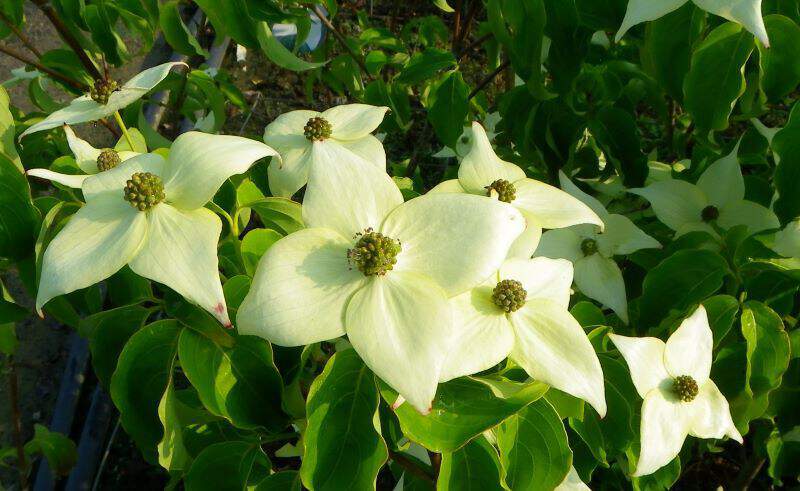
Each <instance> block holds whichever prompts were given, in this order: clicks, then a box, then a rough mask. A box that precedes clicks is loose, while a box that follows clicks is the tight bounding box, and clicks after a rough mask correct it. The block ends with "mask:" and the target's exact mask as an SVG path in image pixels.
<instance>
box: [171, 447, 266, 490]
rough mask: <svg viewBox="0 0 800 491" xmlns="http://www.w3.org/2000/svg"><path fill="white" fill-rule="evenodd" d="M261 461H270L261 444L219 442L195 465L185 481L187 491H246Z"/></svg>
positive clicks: (208, 448)
mask: <svg viewBox="0 0 800 491" xmlns="http://www.w3.org/2000/svg"><path fill="white" fill-rule="evenodd" d="M257 459H258V460H262V461H263V460H266V456H265V455H264V453H263V452H262V451H261V449H260V447H259V446H258V445H257V444H254V443H249V442H237V441H234V442H222V443H215V444H213V445H210V446H209V447H207V448H206V449H205V450H203V451H202V452H201V453H200V455H198V456H197V458H196V459H195V460H194V462H192V466H191V467H190V468H189V472H187V473H186V476H185V477H184V481H183V482H184V485H185V486H186V490H187V491H244V489H245V488H246V487H247V484H248V480H249V478H250V473H251V472H252V470H253V464H254V463H255V462H256V461H257Z"/></svg>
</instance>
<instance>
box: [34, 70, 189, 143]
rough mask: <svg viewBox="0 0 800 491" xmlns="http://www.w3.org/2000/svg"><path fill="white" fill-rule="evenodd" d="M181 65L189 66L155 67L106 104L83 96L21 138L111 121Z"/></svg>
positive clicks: (113, 96)
mask: <svg viewBox="0 0 800 491" xmlns="http://www.w3.org/2000/svg"><path fill="white" fill-rule="evenodd" d="M178 65H183V66H187V65H186V63H183V62H169V63H164V64H162V65H158V66H154V67H153V68H148V69H147V70H145V71H143V72H141V73H138V74H137V75H136V76H134V77H133V78H132V79H130V80H128V81H127V82H125V83H124V84H123V85H122V86H121V87H120V88H119V90H116V91H114V92H112V93H111V95H110V96H109V98H108V102H106V103H105V104H101V103H99V102H96V101H94V100H92V98H91V97H90V96H89V95H83V96H81V97H78V98H77V99H73V100H72V102H70V103H69V105H68V106H67V107H65V108H63V109H59V110H58V111H54V112H53V113H52V114H50V115H49V116H47V117H46V118H45V119H43V120H42V121H39V122H38V123H36V124H34V125H32V126H31V127H30V128H28V129H26V130H25V131H24V132H23V133H22V134H21V135H20V136H19V137H20V138H22V137H24V136H25V135H28V134H30V133H35V132H37V131H44V130H49V129H52V128H57V127H59V126H62V125H65V124H66V125H74V124H78V123H88V122H90V121H97V120H98V119H103V118H107V117H108V116H111V115H113V114H114V113H115V112H116V111H119V110H120V109H124V108H125V107H127V106H129V105H131V104H133V103H134V102H136V101H138V100H139V99H141V98H142V96H144V95H145V94H147V93H148V92H150V91H151V90H152V89H153V87H155V86H156V85H158V84H159V82H161V81H162V80H164V79H165V78H167V75H168V74H169V72H170V70H172V68H173V67H175V66H178Z"/></svg>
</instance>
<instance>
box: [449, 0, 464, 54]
mask: <svg viewBox="0 0 800 491" xmlns="http://www.w3.org/2000/svg"><path fill="white" fill-rule="evenodd" d="M462 6H463V4H462V0H456V6H455V7H453V10H454V12H453V40H452V42H451V45H450V49H451V51H452V52H453V53H458V43H459V40H460V39H461V8H462Z"/></svg>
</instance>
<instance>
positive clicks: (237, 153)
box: [36, 132, 276, 326]
mask: <svg viewBox="0 0 800 491" xmlns="http://www.w3.org/2000/svg"><path fill="white" fill-rule="evenodd" d="M215 149H217V150H219V149H224V152H225V155H224V156H223V155H219V154H218V152H215ZM274 155H276V152H275V151H274V150H272V149H271V148H270V147H268V146H266V145H264V144H263V143H260V142H257V141H254V140H249V139H247V138H240V137H233V136H215V135H204V134H202V135H201V134H197V133H193V132H190V133H186V134H184V135H181V136H180V137H178V138H177V139H176V140H175V143H174V144H173V147H172V150H171V151H170V153H169V158H168V159H167V160H164V158H163V157H161V156H159V155H157V154H151V153H145V154H140V155H136V156H134V157H132V158H130V159H128V160H126V161H125V162H123V163H121V164H119V165H118V166H117V167H115V168H113V169H110V170H107V171H104V172H101V173H98V174H95V175H91V176H87V177H86V178H85V179H84V180H83V183H82V186H81V190H82V191H83V194H84V198H85V199H86V205H85V206H84V207H83V208H81V209H80V210H79V211H78V212H77V213H76V214H75V215H74V216H73V217H72V218H71V219H70V221H69V222H68V223H67V225H66V226H65V227H64V228H63V229H62V230H61V231H60V232H59V233H58V234H57V235H56V237H55V238H54V239H53V240H52V242H50V244H49V245H48V247H47V249H46V250H45V253H44V257H43V260H42V274H41V278H40V280H39V290H38V294H37V297H36V309H37V310H38V311H39V313H40V314H41V312H42V308H43V307H44V305H45V304H46V303H47V302H48V301H49V300H51V299H52V298H55V297H57V296H59V295H63V294H66V293H70V292H72V291H75V290H77V289H80V288H85V287H88V286H91V285H93V284H95V283H97V282H99V281H102V280H104V279H106V278H108V277H109V276H111V275H113V274H114V273H116V272H117V271H118V270H119V269H120V268H122V267H123V266H125V265H126V264H127V265H130V267H131V269H132V270H133V271H134V272H136V273H137V274H139V275H141V276H144V277H146V278H149V279H151V280H154V281H158V282H160V283H163V284H165V285H166V286H168V287H170V288H172V289H173V290H175V291H176V292H178V293H179V294H181V295H183V296H184V297H186V298H187V299H188V300H189V301H191V302H194V303H196V304H197V305H199V306H200V307H202V308H204V309H206V310H207V311H209V312H210V313H212V314H213V315H214V316H215V317H216V318H217V319H218V320H219V321H220V322H221V323H222V324H224V325H226V326H229V325H230V319H228V312H227V308H226V306H225V297H224V296H223V294H222V285H221V284H220V279H219V269H218V259H217V241H218V239H219V234H220V231H221V228H222V224H221V222H220V219H219V217H217V216H216V215H215V214H214V213H212V212H210V211H208V210H206V209H205V208H203V206H204V205H205V204H206V202H207V201H208V200H210V199H211V197H212V196H213V195H214V193H216V191H217V190H218V189H219V187H220V185H221V184H222V181H223V180H225V179H227V178H228V177H230V176H232V175H234V174H239V173H242V172H244V171H246V170H247V169H248V168H249V167H250V165H252V164H253V162H255V161H256V160H259V159H261V158H264V157H267V156H274ZM145 172H149V173H150V174H152V175H154V176H158V177H159V178H160V179H161V183H162V189H163V199H156V200H154V201H153V202H151V203H150V204H149V205H148V206H146V207H145V206H143V207H142V208H145V209H144V210H142V209H140V208H137V207H135V206H133V205H132V203H131V202H129V201H130V200H129V196H126V192H125V191H124V189H125V187H126V185H127V184H128V183H129V180H130V179H131V178H132V176H133V175H134V174H136V173H145ZM175 176H180V178H179V179H178V178H176V177H175Z"/></svg>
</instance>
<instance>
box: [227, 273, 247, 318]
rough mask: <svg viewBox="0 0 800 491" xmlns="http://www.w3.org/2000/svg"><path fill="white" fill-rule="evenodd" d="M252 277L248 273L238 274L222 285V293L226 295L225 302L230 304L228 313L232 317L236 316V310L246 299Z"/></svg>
mask: <svg viewBox="0 0 800 491" xmlns="http://www.w3.org/2000/svg"><path fill="white" fill-rule="evenodd" d="M251 281H252V280H251V279H250V277H249V276H247V275H243V274H241V275H238V276H234V277H233V278H230V279H228V281H226V282H225V284H224V285H222V293H223V294H224V295H225V303H226V304H227V305H228V313H229V314H230V318H231V319H235V318H236V311H237V310H239V306H240V305H241V304H242V302H243V301H244V297H245V296H246V295H247V292H248V291H250V283H251Z"/></svg>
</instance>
